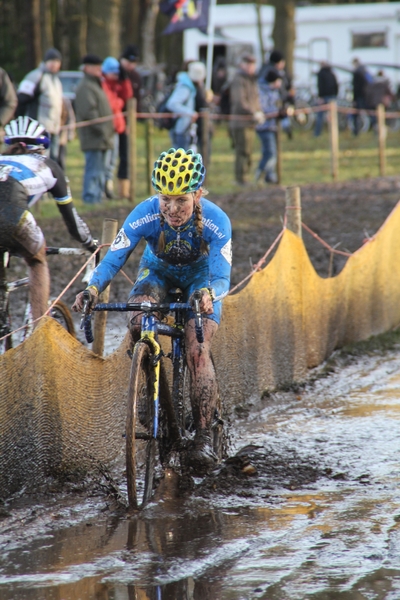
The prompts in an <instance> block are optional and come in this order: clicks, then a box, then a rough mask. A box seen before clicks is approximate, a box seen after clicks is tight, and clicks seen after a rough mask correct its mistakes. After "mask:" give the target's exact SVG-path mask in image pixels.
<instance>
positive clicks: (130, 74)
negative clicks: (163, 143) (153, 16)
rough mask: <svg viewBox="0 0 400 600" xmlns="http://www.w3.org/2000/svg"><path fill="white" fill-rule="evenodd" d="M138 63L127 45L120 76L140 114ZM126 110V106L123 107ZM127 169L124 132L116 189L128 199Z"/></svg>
mask: <svg viewBox="0 0 400 600" xmlns="http://www.w3.org/2000/svg"><path fill="white" fill-rule="evenodd" d="M138 61H139V51H138V49H137V47H136V46H135V45H134V44H128V46H126V48H125V50H124V51H123V53H122V54H121V57H120V59H119V63H120V69H121V70H120V76H121V77H122V78H123V77H126V78H127V79H128V80H129V81H130V83H131V86H132V91H133V97H134V98H136V110H137V112H138V113H140V112H142V103H141V93H142V84H143V82H142V77H141V75H140V73H139V71H138V69H137V64H138ZM124 110H126V106H125V107H124ZM128 172H129V169H128V134H127V132H126V131H124V132H123V133H120V135H119V166H118V187H119V195H120V197H121V198H129V190H130V181H129V174H128Z"/></svg>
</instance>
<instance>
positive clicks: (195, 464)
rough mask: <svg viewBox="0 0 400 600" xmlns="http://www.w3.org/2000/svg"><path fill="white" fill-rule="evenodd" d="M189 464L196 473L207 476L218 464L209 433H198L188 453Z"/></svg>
mask: <svg viewBox="0 0 400 600" xmlns="http://www.w3.org/2000/svg"><path fill="white" fill-rule="evenodd" d="M186 460H187V464H188V466H189V467H191V468H192V469H193V471H195V472H196V473H199V474H205V473H207V472H208V471H210V470H211V469H212V468H213V467H215V465H216V464H217V461H218V459H217V456H216V454H215V453H214V451H213V447H212V442H211V436H210V434H209V433H208V431H199V432H198V433H196V435H195V437H194V440H193V442H192V445H191V447H190V448H189V449H188V451H187V459H186Z"/></svg>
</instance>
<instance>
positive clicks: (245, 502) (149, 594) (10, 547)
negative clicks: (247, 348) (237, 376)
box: [0, 352, 400, 600]
mask: <svg viewBox="0 0 400 600" xmlns="http://www.w3.org/2000/svg"><path fill="white" fill-rule="evenodd" d="M399 400H400V352H397V353H395V352H393V353H388V354H387V355H386V356H384V357H382V356H373V357H367V358H363V359H360V360H359V361H358V362H355V363H353V364H350V365H349V366H347V367H344V368H343V369H341V370H340V371H339V369H338V370H337V372H336V373H334V374H332V375H331V376H329V377H328V378H326V379H321V380H318V381H317V382H316V383H315V384H313V385H312V386H309V387H308V388H307V389H306V390H305V391H304V392H302V393H277V394H275V395H272V396H271V397H270V398H268V399H266V400H265V401H263V403H262V404H261V405H258V406H253V408H252V410H251V411H250V414H249V415H248V416H247V418H246V419H241V420H237V421H236V422H235V425H234V427H232V432H233V436H232V449H231V454H232V455H235V456H234V457H232V458H231V459H230V461H227V463H226V464H225V465H224V466H223V467H222V468H221V470H220V472H219V473H217V474H216V475H215V476H214V477H211V478H209V479H208V480H203V481H202V480H197V481H196V488H195V490H194V492H193V493H192V494H190V495H186V496H185V497H184V498H180V499H176V498H174V494H173V490H172V491H171V493H170V494H168V493H167V494H166V495H165V496H164V497H165V500H164V501H159V502H157V503H153V504H151V505H150V506H148V507H147V509H146V510H145V511H143V513H142V514H141V515H139V516H129V517H128V516H127V515H126V514H125V513H124V512H122V511H119V512H116V511H115V510H114V509H113V508H112V507H111V505H110V504H109V501H108V500H107V499H106V498H104V497H101V496H95V497H92V498H88V497H82V496H80V497H79V498H77V499H74V498H71V496H68V497H63V498H59V497H55V498H53V499H50V500H48V501H47V504H46V503H44V504H40V505H37V506H33V507H32V506H29V507H24V508H19V509H15V508H13V507H5V509H6V510H5V511H4V514H3V515H2V517H3V518H2V519H1V520H0V599H1V600H9V599H10V600H11V599H28V600H39V599H40V600H42V599H45V600H53V599H54V600H55V599H57V600H69V599H74V600H77V599H80V598H81V599H85V600H86V599H92V598H93V599H102V600H106V599H107V600H108V599H116V600H125V599H126V600H131V599H138V600H142V599H143V600H145V599H151V600H153V599H154V600H159V599H161V600H167V599H168V600H181V599H183V600H186V599H196V600H209V599H210V600H211V599H220V600H247V599H256V598H264V599H266V598H268V599H270V600H272V599H273V600H275V599H277V600H278V599H279V600H280V599H290V600H293V599H299V600H302V599H305V598H313V599H318V600H330V599H332V600H333V599H336V598H338V599H343V600H359V599H364V598H365V599H368V600H371V599H388V600H397V599H399V598H400V489H399V480H400V472H399V450H400V427H399V424H400V423H399V420H400V402H399ZM243 448H244V450H243ZM239 450H240V451H239ZM238 451H239V452H238ZM244 464H245V465H247V466H249V465H250V466H251V467H253V469H250V470H247V472H249V473H250V472H252V474H251V475H246V474H245V473H244V471H243V465H244ZM167 491H168V490H167ZM7 510H8V512H7Z"/></svg>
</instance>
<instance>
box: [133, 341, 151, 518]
mask: <svg viewBox="0 0 400 600" xmlns="http://www.w3.org/2000/svg"><path fill="white" fill-rule="evenodd" d="M151 356H152V354H151V349H150V347H149V346H148V345H147V344H146V343H145V342H138V343H137V344H136V345H135V349H134V352H133V357H132V366H131V377H130V383H129V391H128V407H127V408H128V412H127V419H126V478H127V487H128V501H129V508H133V509H141V508H143V507H144V506H145V505H146V504H147V503H148V502H149V500H150V499H151V497H152V494H153V484H154V471H155V462H156V460H155V457H156V445H157V441H156V440H155V439H154V437H153V436H152V431H153V422H154V417H155V410H154V399H153V394H154V376H155V373H154V368H153V366H152V364H151Z"/></svg>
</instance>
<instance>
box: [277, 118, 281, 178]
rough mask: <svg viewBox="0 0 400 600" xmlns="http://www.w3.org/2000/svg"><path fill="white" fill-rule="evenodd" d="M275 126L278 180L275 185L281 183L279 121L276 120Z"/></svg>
mask: <svg viewBox="0 0 400 600" xmlns="http://www.w3.org/2000/svg"><path fill="white" fill-rule="evenodd" d="M276 121H277V124H276V176H277V178H278V181H277V183H281V181H282V144H281V140H282V135H281V132H282V128H281V122H280V119H277V120H276Z"/></svg>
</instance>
